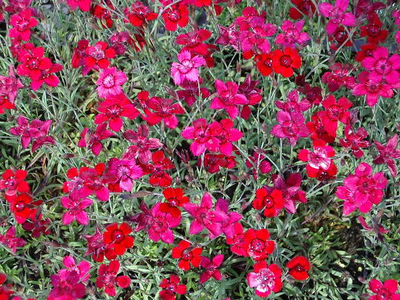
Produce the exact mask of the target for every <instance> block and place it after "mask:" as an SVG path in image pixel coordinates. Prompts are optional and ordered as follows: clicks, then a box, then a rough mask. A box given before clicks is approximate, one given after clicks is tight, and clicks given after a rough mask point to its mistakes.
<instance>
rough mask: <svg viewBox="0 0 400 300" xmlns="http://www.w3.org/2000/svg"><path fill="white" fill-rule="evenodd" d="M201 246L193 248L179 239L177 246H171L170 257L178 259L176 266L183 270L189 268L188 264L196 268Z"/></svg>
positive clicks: (199, 260)
mask: <svg viewBox="0 0 400 300" xmlns="http://www.w3.org/2000/svg"><path fill="white" fill-rule="evenodd" d="M202 251H203V248H201V247H199V248H195V247H193V246H192V244H191V243H189V242H187V241H180V242H179V244H178V246H176V247H174V248H172V254H171V255H172V258H175V259H180V261H179V263H178V267H179V268H180V269H182V270H184V271H188V270H190V266H193V267H195V268H198V267H199V266H200V262H201V258H202V256H201V253H202Z"/></svg>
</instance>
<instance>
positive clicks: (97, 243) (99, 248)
mask: <svg viewBox="0 0 400 300" xmlns="http://www.w3.org/2000/svg"><path fill="white" fill-rule="evenodd" d="M83 237H84V238H85V239H86V241H87V249H86V252H85V255H92V258H93V260H94V261H96V262H103V260H104V254H105V253H106V250H107V245H106V244H105V243H104V240H103V234H102V233H101V231H100V229H99V228H97V227H96V231H95V233H94V234H93V235H83ZM107 254H111V257H113V258H115V257H116V254H115V253H114V252H113V251H108V253H107ZM109 257H110V255H109ZM111 257H110V258H111Z"/></svg>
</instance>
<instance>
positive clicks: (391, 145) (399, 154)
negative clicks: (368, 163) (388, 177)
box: [374, 134, 400, 177]
mask: <svg viewBox="0 0 400 300" xmlns="http://www.w3.org/2000/svg"><path fill="white" fill-rule="evenodd" d="M398 141H399V137H398V135H397V134H395V135H393V136H392V137H391V138H390V139H389V141H388V142H387V144H386V146H384V145H382V144H381V143H379V142H377V141H375V146H376V148H377V149H378V151H379V155H378V156H377V157H375V159H374V164H377V165H380V164H387V166H388V168H389V171H390V173H391V174H392V176H393V177H396V176H397V168H396V163H395V162H394V160H393V159H399V158H400V148H399V149H398V148H397V145H398Z"/></svg>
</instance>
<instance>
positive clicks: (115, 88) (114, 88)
mask: <svg viewBox="0 0 400 300" xmlns="http://www.w3.org/2000/svg"><path fill="white" fill-rule="evenodd" d="M127 80H128V78H127V77H126V75H125V73H124V72H122V71H117V68H108V69H104V70H103V71H102V72H101V73H100V76H99V79H98V80H97V82H96V84H97V85H98V87H97V93H98V94H99V97H101V98H106V97H108V96H116V95H119V94H122V93H123V90H122V87H121V86H122V85H123V84H124V83H125V82H126V81H127Z"/></svg>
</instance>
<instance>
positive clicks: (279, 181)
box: [273, 173, 307, 214]
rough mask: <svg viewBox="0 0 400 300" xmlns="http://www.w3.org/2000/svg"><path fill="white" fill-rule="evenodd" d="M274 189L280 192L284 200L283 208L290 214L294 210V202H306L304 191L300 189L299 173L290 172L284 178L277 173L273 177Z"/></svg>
mask: <svg viewBox="0 0 400 300" xmlns="http://www.w3.org/2000/svg"><path fill="white" fill-rule="evenodd" d="M273 180H274V189H277V190H279V191H281V192H282V197H283V199H284V200H285V204H284V208H285V209H286V210H287V211H288V212H289V213H291V214H294V213H295V212H296V206H295V204H296V202H301V203H306V202H307V198H306V193H305V192H304V191H303V190H301V187H300V186H301V174H300V173H291V174H290V175H289V176H288V177H287V178H286V179H284V178H283V177H281V176H280V175H277V176H276V177H275V178H274V179H273Z"/></svg>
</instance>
